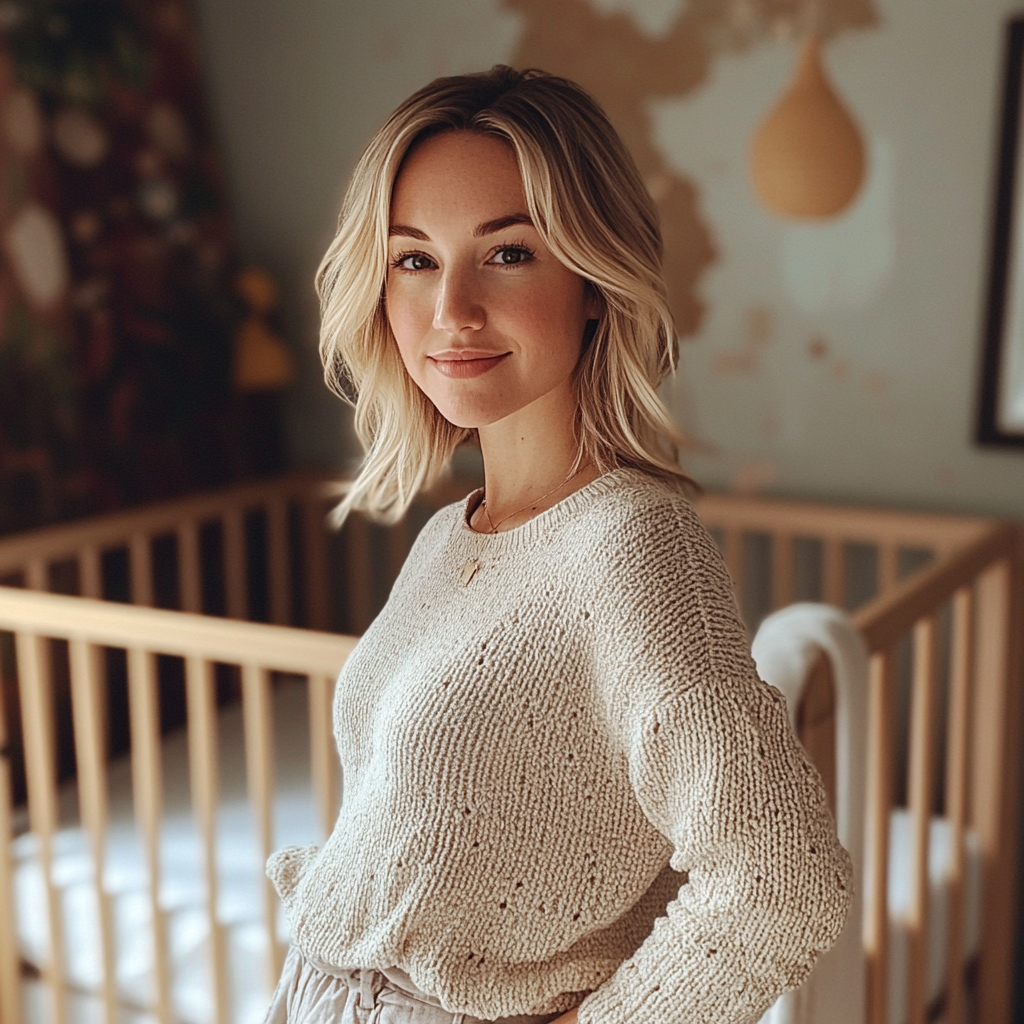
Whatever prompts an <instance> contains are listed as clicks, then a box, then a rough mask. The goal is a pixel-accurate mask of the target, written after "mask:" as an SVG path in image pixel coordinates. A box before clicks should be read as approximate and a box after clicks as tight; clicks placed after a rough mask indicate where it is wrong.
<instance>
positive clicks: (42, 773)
mask: <svg viewBox="0 0 1024 1024" xmlns="http://www.w3.org/2000/svg"><path fill="white" fill-rule="evenodd" d="M48 644H49V641H48V640H46V639H45V638H44V637H41V636H36V635H33V634H29V633H18V634H17V635H16V639H15V645H16V651H17V658H18V691H19V694H20V697H21V723H22V732H23V736H24V743H25V775H26V782H27V784H28V808H29V821H30V824H31V828H32V831H33V832H34V833H35V835H36V839H37V841H38V843H39V867H40V869H41V870H42V872H43V878H44V880H45V893H46V917H47V924H48V925H49V933H50V948H49V950H48V962H47V964H46V966H45V968H44V970H43V977H44V978H45V979H46V981H47V984H48V987H49V993H50V1000H51V1011H52V1012H51V1019H52V1020H53V1022H54V1024H65V1021H66V1019H67V1007H66V992H65V989H64V985H65V975H64V934H63V929H62V927H61V918H60V902H59V899H60V897H59V893H58V891H57V887H56V886H55V885H54V882H53V834H54V832H55V831H56V830H57V827H58V824H59V816H58V810H57V784H56V778H55V776H56V771H55V768H56V762H55V750H54V736H53V703H52V693H51V686H50V671H49V669H50V665H49V662H50V658H49V652H48Z"/></svg>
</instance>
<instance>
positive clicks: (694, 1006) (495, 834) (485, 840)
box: [268, 469, 851, 1024]
mask: <svg viewBox="0 0 1024 1024" xmlns="http://www.w3.org/2000/svg"><path fill="white" fill-rule="evenodd" d="M464 516H465V506H464V505H463V504H461V503H460V504H457V505H453V506H449V507H448V508H445V509H442V510H441V511H440V512H439V513H438V514H437V515H435V516H434V518H433V519H432V520H431V521H430V523H429V524H428V525H427V526H426V527H425V528H424V530H423V531H422V533H421V534H420V537H419V539H418V540H417V541H416V544H415V546H414V548H413V550H412V552H411V553H410V555H409V558H408V561H407V562H406V564H405V567H404V568H403V570H402V572H401V575H400V576H399V578H398V581H397V582H396V584H395V586H394V589H393V591H392V594H391V597H390V599H389V601H388V603H387V606H386V607H385V608H384V610H383V611H382V612H381V614H380V615H379V616H378V618H377V620H376V621H375V622H374V623H373V625H372V626H371V627H370V629H369V630H368V631H367V632H366V635H365V636H364V637H363V638H362V640H361V641H360V642H359V645H358V646H357V647H356V649H355V651H354V652H353V654H352V656H351V657H350V659H349V661H348V663H347V665H346V666H345V669H344V671H343V672H342V673H341V676H340V678H339V680H338V687H337V693H336V697H335V703H334V733H335V737H336V739H337V744H338V751H339V753H340V755H341V763H342V766H343V770H344V785H345V795H344V801H343V805H342V808H341V813H340V815H339V817H338V821H337V825H336V826H335V829H334V832H333V834H332V835H331V837H330V838H329V840H328V841H327V843H326V845H325V846H324V848H323V849H322V850H317V849H316V848H315V847H313V848H296V847H293V848H291V849H287V850H284V851H281V852H280V853H278V854H276V855H275V856H274V857H272V858H271V860H270V863H269V865H268V872H269V874H270V876H271V878H272V879H273V880H274V883H275V885H276V886H277V889H278V892H279V893H280V895H281V898H282V899H283V901H284V904H285V907H286V910H287V913H288V917H289V922H290V925H291V929H292V936H293V940H294V941H295V942H296V943H297V944H298V947H299V949H300V951H301V952H302V953H303V954H304V955H306V956H307V957H308V958H310V959H311V960H312V961H314V962H320V963H322V964H328V965H332V966H334V967H346V968H351V967H374V968H382V967H389V966H394V967H399V968H401V969H403V970H405V971H407V972H408V974H409V976H410V977H411V979H412V980H413V981H414V982H415V984H416V985H418V986H419V987H420V988H421V989H423V990H424V991H427V992H431V993H433V994H435V995H436V996H437V997H438V998H439V999H440V1001H441V1003H442V1004H443V1005H444V1006H445V1007H446V1008H448V1009H450V1010H452V1011H454V1012H465V1013H468V1014H473V1015H476V1016H479V1017H483V1018H495V1017H502V1016H509V1015H513V1014H521V1013H546V1012H553V1011H556V1010H565V1009H568V1008H570V1007H572V1006H574V1005H576V1004H577V1003H579V1002H580V1000H581V999H582V1000H583V1001H582V1005H580V1011H579V1016H580V1021H581V1024H625V1022H627V1021H629V1022H630V1024H648V1022H649V1024H675V1022H679V1024H704V1022H707V1024H712V1022H714V1024H729V1022H740V1021H744V1022H745V1021H753V1020H756V1018H757V1017H758V1016H759V1015H760V1014H761V1013H762V1012H763V1011H764V1010H765V1009H766V1008H767V1006H768V1005H769V1004H770V1003H771V1002H772V1000H773V999H774V998H775V997H776V996H777V995H778V994H779V993H780V992H781V991H783V990H784V989H786V988H790V987H793V986H795V985H798V984H799V983H800V981H801V980H802V979H803V978H804V976H805V975H806V974H807V972H808V971H809V970H810V968H811V966H812V964H813V963H814V959H815V956H816V955H817V954H818V953H819V952H821V951H822V950H824V949H825V948H826V947H828V946H829V945H830V944H831V943H832V942H833V941H834V940H835V938H836V937H837V935H838V934H839V932H840V930H841V928H842V926H843V921H844V919H845V917H846V911H847V907H848V905H849V903H850V898H851V881H850V862H849V858H848V857H847V856H846V853H845V851H844V850H843V849H842V847H841V846H840V845H839V843H838V841H837V839H836V834H835V827H834V825H833V822H832V819H831V817H830V815H829V812H828V809H827V804H826V801H825V797H824V793H823V790H822V787H821V784H820V780H819V778H818V775H817V773H816V772H815V770H814V769H813V768H812V767H811V766H810V764H809V763H808V761H807V760H806V759H805V757H804V755H803V753H802V751H801V749H800V747H799V746H798V743H797V741H796V739H795V738H794V736H793V734H792V732H791V730H790V727H789V725H788V722H787V718H786V710H785V706H784V700H783V698H782V696H781V695H780V694H779V692H778V691H777V690H774V689H772V688H771V687H769V686H767V685H766V684H764V683H762V682H761V681H760V680H759V679H758V678H757V675H756V673H755V671H754V666H753V663H752V661H751V658H750V654H749V648H748V644H747V640H746V638H745V636H744V633H743V629H742V627H741V625H740V623H739V621H738V618H737V613H736V608H735V605H734V602H733V597H732V593H731V589H730V584H729V579H728V577H727V574H726V571H725V568H724V567H723V564H722V560H721V558H720V557H719V555H718V553H717V551H716V549H715V547H714V544H713V542H712V541H711V539H710V538H709V536H708V534H707V532H706V531H705V530H704V528H703V527H702V526H701V524H700V522H699V521H698V519H697V516H696V515H695V513H694V511H693V509H692V508H691V506H690V505H689V503H688V502H687V501H686V500H685V498H683V497H682V496H680V495H679V494H677V493H676V492H674V491H672V490H670V489H669V488H668V487H667V486H665V485H663V484H661V483H658V482H656V481H654V480H652V479H651V478H649V477H648V476H646V475H644V474H642V473H640V472H638V471H635V470H629V469H620V470H616V471H614V472H611V473H608V474H606V475H605V476H603V477H601V478H599V479H598V480H596V481H594V482H593V483H591V484H588V485H587V486H585V487H583V488H581V489H580V490H579V491H577V492H576V493H575V494H573V495H572V496H570V497H569V498H567V499H565V500H564V501H562V502H560V503H559V504H557V505H556V506H555V507H554V508H552V509H550V510H548V511H547V512H544V513H542V514H541V515H539V516H537V517H536V518H534V519H532V520H531V521H529V522H528V523H526V524H525V525H523V526H520V527H518V528H516V529H514V530H510V531H508V532H505V533H499V534H495V535H481V534H477V533H474V532H473V531H472V530H470V529H469V528H468V526H466V524H465V518H464ZM588 992H589V993H590V994H589V995H586V998H583V997H584V995H585V994H586V993H588Z"/></svg>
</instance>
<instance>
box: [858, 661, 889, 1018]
mask: <svg viewBox="0 0 1024 1024" xmlns="http://www.w3.org/2000/svg"><path fill="white" fill-rule="evenodd" d="M893 662H894V658H893V651H892V648H889V649H888V650H884V651H879V652H877V653H875V654H872V656H871V662H870V682H869V695H868V722H869V729H868V828H867V835H868V858H869V863H870V870H871V885H870V888H869V889H868V890H867V893H866V895H867V900H868V905H867V908H866V911H865V914H864V952H865V957H866V959H867V973H868V999H867V1011H868V1015H867V1020H868V1024H888V1020H889V1013H888V1003H889V999H888V995H889V971H888V967H889V965H888V957H889V919H888V906H887V902H886V895H887V890H888V885H889V814H890V811H891V810H892V737H893V722H892V719H893V680H894V672H893Z"/></svg>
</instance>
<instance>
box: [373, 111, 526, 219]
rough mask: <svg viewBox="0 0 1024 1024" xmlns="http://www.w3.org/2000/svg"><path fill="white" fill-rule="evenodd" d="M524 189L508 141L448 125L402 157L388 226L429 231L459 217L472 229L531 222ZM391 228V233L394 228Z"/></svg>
mask: <svg viewBox="0 0 1024 1024" xmlns="http://www.w3.org/2000/svg"><path fill="white" fill-rule="evenodd" d="M526 210H527V202H526V192H525V190H524V188H523V181H522V176H521V175H520V172H519V165H518V163H517V161H516V157H515V153H514V152H513V150H512V147H511V146H510V145H509V144H508V143H506V142H504V141H503V140H501V139H498V138H496V137H495V136H493V135H485V134H483V133H480V132H470V131H450V132H444V133H443V134H440V135H435V136H431V137H430V138H428V139H425V140H424V141H423V142H421V143H419V144H418V145H417V146H416V147H415V148H414V149H413V150H412V151H411V152H410V153H409V154H408V156H407V157H406V159H405V161H404V163H403V165H402V169H401V170H400V172H399V174H398V178H397V180H396V182H395V188H394V191H393V193H392V199H391V216H390V222H391V225H392V228H393V229H394V228H395V227H403V228H415V229H416V232H417V233H414V234H413V235H412V237H418V233H419V232H422V233H425V234H427V235H428V236H429V235H430V232H431V227H430V225H431V224H434V225H435V228H436V227H440V226H441V225H442V224H444V225H451V224H454V223H458V224H459V226H460V229H465V230H469V231H471V232H472V233H473V234H475V235H479V234H482V233H487V232H485V231H483V230H482V228H484V227H486V226H488V225H489V226H490V229H491V230H494V229H495V227H494V225H495V224H497V222H498V221H502V220H504V221H506V222H508V223H523V222H524V221H525V222H529V217H528V215H527V213H526ZM392 233H395V232H394V230H393V231H392Z"/></svg>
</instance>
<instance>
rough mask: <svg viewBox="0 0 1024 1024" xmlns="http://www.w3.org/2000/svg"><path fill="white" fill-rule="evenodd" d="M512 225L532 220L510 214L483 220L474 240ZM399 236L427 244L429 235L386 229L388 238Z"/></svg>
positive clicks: (396, 226) (402, 228)
mask: <svg viewBox="0 0 1024 1024" xmlns="http://www.w3.org/2000/svg"><path fill="white" fill-rule="evenodd" d="M513 224H530V225H531V226H532V224H533V218H532V217H531V216H530V215H529V214H528V213H510V214H508V215H507V216H505V217H497V218H495V219H494V220H485V221H484V222H483V223H482V224H477V226H476V228H475V230H474V231H473V236H474V237H475V238H482V237H483V236H484V235H493V234H494V232H495V231H504V230H505V228H508V227H512V225H513ZM395 235H401V236H402V237H403V238H418V239H419V240H420V241H421V242H429V241H430V235H428V234H427V233H426V232H425V231H420V229H419V228H413V227H410V226H409V225H408V224H392V225H391V226H390V227H389V228H388V237H389V238H391V237H394V236H395Z"/></svg>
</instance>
